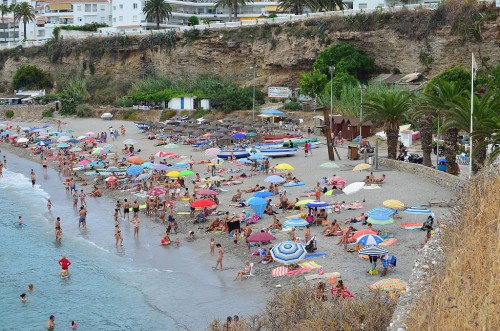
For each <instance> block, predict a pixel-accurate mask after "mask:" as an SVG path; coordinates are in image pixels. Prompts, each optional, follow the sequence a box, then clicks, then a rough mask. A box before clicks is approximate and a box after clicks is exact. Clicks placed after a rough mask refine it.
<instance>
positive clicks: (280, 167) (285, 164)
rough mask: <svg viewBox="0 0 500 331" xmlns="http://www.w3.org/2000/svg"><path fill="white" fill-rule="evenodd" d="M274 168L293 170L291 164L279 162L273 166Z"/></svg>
mask: <svg viewBox="0 0 500 331" xmlns="http://www.w3.org/2000/svg"><path fill="white" fill-rule="evenodd" d="M274 169H278V170H295V168H294V167H292V166H291V165H289V164H288V163H279V164H277V165H275V166H274Z"/></svg>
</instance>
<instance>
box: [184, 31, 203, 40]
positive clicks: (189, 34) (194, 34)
mask: <svg viewBox="0 0 500 331" xmlns="http://www.w3.org/2000/svg"><path fill="white" fill-rule="evenodd" d="M184 38H186V40H188V41H195V40H198V39H199V38H200V30H198V29H191V30H184Z"/></svg>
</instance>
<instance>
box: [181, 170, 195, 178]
mask: <svg viewBox="0 0 500 331" xmlns="http://www.w3.org/2000/svg"><path fill="white" fill-rule="evenodd" d="M191 175H194V172H192V171H191V170H182V171H181V172H179V176H182V177H184V176H191Z"/></svg>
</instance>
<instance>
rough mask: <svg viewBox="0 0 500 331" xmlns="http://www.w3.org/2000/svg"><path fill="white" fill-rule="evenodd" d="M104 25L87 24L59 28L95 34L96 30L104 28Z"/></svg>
mask: <svg viewBox="0 0 500 331" xmlns="http://www.w3.org/2000/svg"><path fill="white" fill-rule="evenodd" d="M108 26H109V25H107V24H106V23H87V24H84V25H62V26H61V27H60V28H61V29H62V30H67V31H86V32H97V29H98V28H106V27H108Z"/></svg>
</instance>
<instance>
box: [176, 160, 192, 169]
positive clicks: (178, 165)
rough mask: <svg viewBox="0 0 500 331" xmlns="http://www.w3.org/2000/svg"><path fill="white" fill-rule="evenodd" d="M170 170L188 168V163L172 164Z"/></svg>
mask: <svg viewBox="0 0 500 331" xmlns="http://www.w3.org/2000/svg"><path fill="white" fill-rule="evenodd" d="M172 168H175V169H184V168H189V163H187V162H185V161H181V162H177V163H176V164H174V165H173V166H172Z"/></svg>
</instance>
